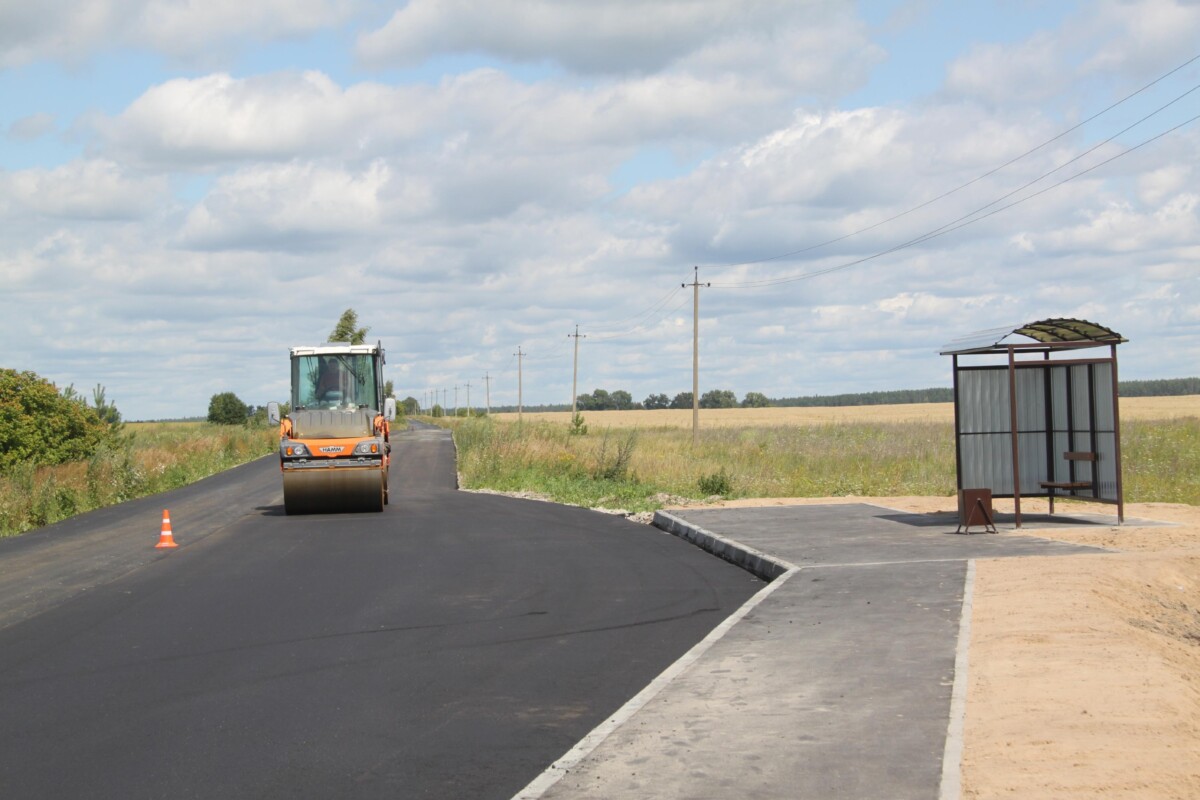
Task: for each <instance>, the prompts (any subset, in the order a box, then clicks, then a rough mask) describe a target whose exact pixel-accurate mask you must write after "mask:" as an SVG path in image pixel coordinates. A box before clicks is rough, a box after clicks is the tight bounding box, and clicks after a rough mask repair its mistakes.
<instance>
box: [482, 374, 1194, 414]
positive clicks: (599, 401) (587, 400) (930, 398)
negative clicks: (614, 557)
mask: <svg viewBox="0 0 1200 800" xmlns="http://www.w3.org/2000/svg"><path fill="white" fill-rule="evenodd" d="M1119 393H1120V395H1121V396H1122V397H1170V396H1177V395H1192V394H1200V378H1166V379H1162V380H1135V381H1121V382H1120V383H1119ZM575 402H576V406H577V407H578V409H579V410H580V411H581V412H582V411H630V410H640V409H646V410H655V409H663V408H676V409H680V408H682V409H687V408H691V407H692V393H691V392H679V393H678V394H676V395H675V396H674V397H670V396H668V395H666V394H651V395H649V396H647V397H646V398H645V399H644V400H642V401H641V402H635V401H634V399H633V396H632V395H631V394H630V393H629V392H627V391H625V390H624V389H616V390H613V391H608V390H606V389H595V390H593V391H591V392H585V393H584V394H580V395H578V396H577V397H576V400H575ZM952 402H954V390H953V389H950V388H948V387H942V386H936V387H931V388H928V389H896V390H892V391H883V392H849V393H846V394H832V395H807V396H800V397H767V396H766V395H764V394H763V393H761V392H747V393H746V395H745V396H744V397H743V398H742V399H741V400H740V401H739V400H738V399H737V395H735V394H734V393H733V392H732V391H730V390H728V389H713V390H712V391H708V392H705V393H704V394H702V395H700V407H701V408H766V407H769V406H773V407H778V408H789V407H838V406H874V405H908V404H912V403H952ZM516 410H517V407H516V406H493V408H492V411H494V412H501V413H503V412H513V411H516ZM525 410H526V411H530V412H537V411H570V410H571V406H570V405H569V404H566V403H551V404H544V405H536V406H525Z"/></svg>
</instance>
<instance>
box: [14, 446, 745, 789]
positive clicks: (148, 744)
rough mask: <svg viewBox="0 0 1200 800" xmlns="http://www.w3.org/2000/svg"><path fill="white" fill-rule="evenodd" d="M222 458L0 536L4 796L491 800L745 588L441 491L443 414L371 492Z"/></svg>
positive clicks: (527, 512)
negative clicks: (321, 494)
mask: <svg viewBox="0 0 1200 800" xmlns="http://www.w3.org/2000/svg"><path fill="white" fill-rule="evenodd" d="M234 472H235V473H236V474H235V475H234V477H232V478H230V477H229V476H228V474H227V475H226V476H225V477H218V478H216V479H214V480H213V482H212V484H211V486H210V487H205V485H204V484H203V483H202V484H199V485H197V486H193V487H189V489H187V490H183V491H181V492H180V493H171V494H169V495H164V496H160V497H158V498H154V499H151V500H148V501H139V502H138V503H134V504H128V506H126V507H122V509H123V510H122V509H109V510H106V511H102V512H97V513H95V514H92V515H85V516H83V517H80V518H77V519H76V520H72V521H71V522H68V523H66V524H64V525H62V526H55V528H51V529H47V530H45V531H43V532H40V533H37V534H32V537H33V538H26V537H22V538H21V539H16V540H9V541H3V542H0V572H2V573H3V574H2V575H0V599H3V600H5V601H11V605H12V606H13V607H16V608H17V609H18V610H17V611H10V612H9V613H7V614H6V615H0V626H5V627H0V709H2V710H3V711H2V713H0V797H2V798H5V800H10V799H14V798H48V797H93V798H109V797H112V798H117V797H120V798H141V797H146V798H151V797H166V798H189V797H289V798H290V797H321V798H330V797H455V798H507V797H510V796H511V795H512V794H513V793H514V792H515V791H517V790H518V789H520V788H521V787H522V786H524V785H525V784H526V783H527V782H528V781H529V780H530V779H532V778H533V777H534V776H536V775H537V774H538V773H539V772H540V771H541V770H542V769H543V768H544V767H546V765H548V764H549V763H550V762H552V761H553V760H554V759H556V758H557V757H558V756H560V755H561V754H562V753H563V752H565V751H566V750H567V749H569V748H570V747H571V746H572V745H573V744H574V743H575V742H576V741H578V740H579V739H580V738H581V737H582V736H583V735H584V734H586V733H587V732H588V731H589V730H590V729H591V728H593V727H594V726H595V725H596V724H597V723H598V722H600V721H601V720H603V719H604V718H605V717H607V716H608V715H609V714H610V713H611V712H613V711H614V710H615V709H616V708H618V707H619V706H621V704H622V703H624V702H625V701H626V700H627V699H628V698H629V697H631V696H632V695H634V694H635V693H637V692H638V691H639V690H640V689H641V688H642V687H643V686H645V685H646V684H647V683H648V682H649V681H650V680H651V679H652V678H653V677H654V676H655V675H657V674H658V673H659V672H660V671H661V670H662V669H664V668H665V667H666V666H667V665H668V664H670V663H671V662H672V661H674V660H675V659H676V658H677V657H678V656H679V655H681V654H682V653H683V652H685V651H686V650H687V649H688V648H689V647H691V645H692V644H694V643H695V642H696V641H698V640H699V639H700V638H702V637H703V636H704V635H705V634H706V633H707V632H708V631H709V630H710V629H711V628H712V627H713V626H714V625H716V624H717V623H718V622H720V621H721V620H722V619H724V618H725V617H726V616H728V615H729V614H730V613H731V612H732V611H733V610H734V609H736V608H737V607H738V606H739V605H740V604H741V603H742V601H743V600H745V599H746V598H748V597H749V596H750V595H751V594H753V593H754V592H755V591H756V590H757V589H759V588H761V586H762V584H761V582H759V581H757V580H756V579H753V578H752V577H751V576H750V575H749V574H748V573H746V572H744V571H742V570H740V569H738V568H736V567H734V566H732V565H729V564H726V563H724V562H722V561H720V560H718V559H715V558H713V557H711V556H709V555H708V554H706V553H703V552H702V551H700V550H698V549H697V548H694V547H692V546H691V545H689V544H687V543H685V542H682V541H680V540H678V539H676V538H674V537H671V536H668V535H666V534H663V533H661V532H659V531H656V530H654V529H651V528H647V527H645V526H638V525H635V524H633V523H630V522H628V521H626V520H624V519H621V518H617V517H610V516H606V515H602V514H598V513H595V512H591V511H586V510H581V509H575V508H568V507H563V506H557V505H553V504H548V503H538V502H533V501H522V500H514V499H510V498H504V497H498V496H491V495H479V494H470V493H464V492H457V491H455V490H454V484H455V472H454V453H453V446H452V443H451V442H450V440H449V438H448V436H446V435H445V434H443V433H439V432H425V431H417V432H412V433H409V434H406V435H405V436H401V437H398V438H397V447H396V452H395V461H394V466H393V475H392V486H393V491H392V500H391V505H389V506H388V507H387V509H386V510H385V511H384V513H383V514H357V515H315V516H307V517H288V516H285V515H283V513H282V496H281V492H280V490H279V483H278V480H279V477H278V467H277V464H276V463H274V461H273V460H271V459H265V460H261V461H259V462H255V463H254V464H251V465H247V466H246V467H242V468H239V470H237V471H234ZM272 487H273V488H272ZM162 507H167V508H171V511H172V520H173V523H174V529H175V536H176V539H177V541H179V542H180V544H181V546H180V547H179V548H178V549H177V550H175V551H171V552H169V553H166V554H164V553H163V552H162V551H155V550H154V549H153V544H154V542H156V541H157V531H158V513H159V511H160V510H161V508H162ZM56 537H61V538H56ZM142 548H144V549H145V554H144V555H142ZM73 553H75V554H76V555H75V556H73V555H72V554H73ZM106 554H108V555H106ZM72 558H76V559H77V561H78V563H77V564H75V565H74V567H75V569H74V570H73V568H72V563H71V559H72ZM79 573H83V574H84V575H85V577H82V578H80V577H78V575H79Z"/></svg>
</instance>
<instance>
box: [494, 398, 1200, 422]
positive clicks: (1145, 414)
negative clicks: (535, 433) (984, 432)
mask: <svg viewBox="0 0 1200 800" xmlns="http://www.w3.org/2000/svg"><path fill="white" fill-rule="evenodd" d="M492 416H493V417H494V418H496V419H497V420H501V421H516V419H517V415H516V414H512V413H506V414H493V415H492ZM1188 416H1191V417H1200V395H1183V396H1179V397H1123V398H1121V419H1122V420H1163V419H1178V418H1179V417H1188ZM584 417H585V419H586V420H587V424H588V426H589V427H590V428H591V429H593V430H597V429H600V428H691V427H692V412H691V410H690V409H674V408H672V409H661V410H656V411H588V412H585V413H584ZM524 419H525V420H526V421H527V422H551V423H561V424H563V425H567V424H569V423H570V421H571V412H569V411H549V412H539V413H536V414H525V415H524ZM894 422H944V423H953V422H954V404H953V403H909V404H904V405H880V406H838V407H820V408H713V409H702V410H701V411H700V425H701V426H702V427H704V428H729V427H735V428H740V427H759V426H790V425H844V424H857V423H894Z"/></svg>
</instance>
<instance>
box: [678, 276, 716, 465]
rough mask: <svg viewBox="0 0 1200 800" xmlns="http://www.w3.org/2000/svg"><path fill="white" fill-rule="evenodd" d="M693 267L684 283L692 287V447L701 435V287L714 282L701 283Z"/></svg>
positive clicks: (684, 285)
mask: <svg viewBox="0 0 1200 800" xmlns="http://www.w3.org/2000/svg"><path fill="white" fill-rule="evenodd" d="M692 269H693V270H695V278H694V279H693V280H692V282H691V283H685V284H682V285H683V287H684V288H685V289H686V288H687V287H688V286H691V287H692V447H695V446H696V443H697V441H698V440H699V436H700V287H701V286H704V287H709V286H712V284H711V283H700V268H699V267H692Z"/></svg>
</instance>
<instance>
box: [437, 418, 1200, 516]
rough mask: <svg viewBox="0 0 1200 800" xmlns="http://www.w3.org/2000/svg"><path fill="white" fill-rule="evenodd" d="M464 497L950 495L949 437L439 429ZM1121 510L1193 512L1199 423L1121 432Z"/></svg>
mask: <svg viewBox="0 0 1200 800" xmlns="http://www.w3.org/2000/svg"><path fill="white" fill-rule="evenodd" d="M444 423H445V424H446V425H448V426H449V427H451V428H452V429H453V430H454V435H455V440H456V442H457V444H458V454H459V471H460V473H461V474H462V477H463V485H464V488H472V489H483V488H486V489H493V490H497V491H529V492H537V493H541V494H545V495H548V496H549V497H551V498H552V499H554V500H557V501H559V502H565V503H573V504H577V505H584V506H592V507H595V506H607V507H620V508H625V509H627V510H630V511H645V510H652V509H655V508H658V507H660V506H662V505H663V504H664V500H665V498H663V497H662V495H672V496H675V497H685V498H692V499H701V498H704V497H706V496H708V495H711V494H720V495H722V496H725V497H826V496H847V495H857V496H885V497H886V496H900V495H934V496H938V495H940V496H950V495H952V494H953V493H954V489H955V479H954V438H953V429H952V427H951V426H950V425H948V424H942V423H892V424H873V423H872V424H868V423H861V424H837V425H825V426H797V427H769V428H753V427H747V428H716V429H712V430H708V431H702V432H701V436H700V440H699V442H698V445H697V446H696V447H695V448H693V447H692V444H691V432H690V431H687V430H680V429H677V428H646V429H639V430H636V431H628V430H626V431H599V432H597V431H592V432H591V433H589V434H588V435H586V436H572V435H569V433H568V428H567V427H566V426H563V425H554V424H551V423H545V422H541V423H536V422H535V423H526V424H524V425H523V426H518V425H517V424H516V423H512V422H498V421H495V420H445V421H444ZM1122 443H1123V451H1124V452H1123V460H1124V477H1125V499H1126V501H1128V502H1172V503H1187V504H1191V505H1200V420H1196V419H1194V418H1185V419H1178V420H1167V421H1135V422H1127V423H1125V425H1124V430H1123V436H1122Z"/></svg>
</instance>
